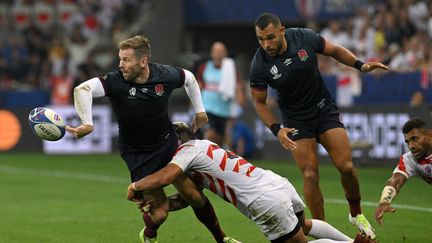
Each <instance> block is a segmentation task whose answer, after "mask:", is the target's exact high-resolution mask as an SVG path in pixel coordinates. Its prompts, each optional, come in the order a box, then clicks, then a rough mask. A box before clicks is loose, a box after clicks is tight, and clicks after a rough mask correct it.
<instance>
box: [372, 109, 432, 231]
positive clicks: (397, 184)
mask: <svg viewBox="0 0 432 243" xmlns="http://www.w3.org/2000/svg"><path fill="white" fill-rule="evenodd" d="M402 132H403V134H404V137H405V142H406V144H407V145H408V148H409V150H410V151H409V152H408V153H405V154H403V155H402V156H401V157H400V160H399V163H398V165H397V166H396V168H395V169H394V171H393V174H392V176H391V177H390V179H389V180H388V181H387V184H386V186H385V187H384V189H383V191H382V194H381V199H380V201H379V204H378V207H377V209H376V210H375V220H376V221H377V223H378V224H380V225H382V223H383V216H384V213H388V212H391V213H393V212H395V211H396V209H394V208H392V207H391V206H390V204H391V203H392V201H393V199H394V198H395V197H396V195H397V194H398V193H399V191H400V189H401V188H402V186H403V185H404V184H405V182H406V181H407V180H408V179H409V178H411V177H413V176H418V177H420V178H421V179H423V180H424V181H426V182H427V183H429V184H432V134H431V130H430V129H429V128H427V127H426V122H425V121H424V120H423V119H421V118H418V117H414V118H411V119H410V120H408V121H407V122H406V123H405V124H404V126H403V127H402Z"/></svg>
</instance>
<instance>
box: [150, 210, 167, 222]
mask: <svg viewBox="0 0 432 243" xmlns="http://www.w3.org/2000/svg"><path fill="white" fill-rule="evenodd" d="M151 216H152V219H153V221H154V222H155V223H156V224H162V223H163V222H164V221H165V220H166V219H167V218H168V210H165V209H163V208H158V209H155V210H154V211H152V212H151Z"/></svg>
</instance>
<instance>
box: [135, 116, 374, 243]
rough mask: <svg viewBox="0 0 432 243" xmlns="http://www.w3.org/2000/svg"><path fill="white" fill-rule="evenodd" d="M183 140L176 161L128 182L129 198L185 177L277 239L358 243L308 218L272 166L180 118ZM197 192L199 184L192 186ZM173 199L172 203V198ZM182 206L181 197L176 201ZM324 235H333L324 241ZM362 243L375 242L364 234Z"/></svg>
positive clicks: (297, 198) (293, 191)
mask: <svg viewBox="0 0 432 243" xmlns="http://www.w3.org/2000/svg"><path fill="white" fill-rule="evenodd" d="M175 129H176V132H177V134H178V136H179V138H180V140H181V141H179V143H180V142H181V143H182V145H180V146H179V148H178V149H177V152H176V154H175V155H174V157H173V159H172V161H171V162H170V163H169V164H168V165H167V166H165V167H164V168H162V169H161V170H159V171H157V172H155V173H154V174H152V175H148V176H146V177H144V178H142V179H141V180H139V181H136V182H134V183H132V184H130V185H129V187H128V195H127V197H128V199H129V200H132V201H136V196H137V193H138V195H139V193H141V192H147V191H151V190H155V189H157V188H160V187H164V186H166V185H169V184H170V183H172V182H174V181H176V180H177V178H181V177H184V176H185V174H184V173H186V174H187V175H188V176H189V177H191V178H192V179H193V181H194V182H195V183H196V184H197V185H199V186H202V187H205V188H207V189H209V190H211V191H212V192H213V193H215V194H217V195H218V196H219V197H221V198H223V199H224V200H226V201H228V202H230V203H232V204H233V205H234V206H235V207H236V208H237V209H238V210H239V211H240V212H241V213H243V214H244V215H245V216H247V217H248V218H250V219H251V220H253V221H254V222H255V223H256V224H257V225H258V227H259V228H260V230H261V232H262V233H263V234H264V235H265V236H266V237H267V238H268V239H269V240H270V241H272V242H306V241H307V238H306V236H305V234H307V235H310V236H312V237H315V238H322V239H321V240H320V241H319V242H352V239H350V238H349V237H348V236H346V235H344V234H343V233H341V232H340V231H338V230H337V229H335V228H334V227H332V226H331V225H330V224H328V223H326V222H324V221H321V220H315V219H312V220H311V219H306V220H305V219H304V214H303V210H304V204H303V202H302V200H301V199H300V196H299V195H298V194H297V192H296V190H295V189H294V187H293V186H292V185H291V183H290V182H289V181H288V180H287V179H286V178H283V177H281V176H279V175H277V174H275V173H273V172H272V171H270V170H264V169H261V168H259V167H256V166H254V165H253V164H250V163H249V162H248V161H246V160H245V159H243V158H242V157H240V156H238V155H236V154H234V153H233V152H231V151H228V150H224V149H222V148H221V147H219V146H218V145H217V144H215V143H213V142H210V141H208V140H196V139H195V135H194V133H193V131H192V129H191V128H190V127H189V126H188V125H186V124H185V123H180V122H178V123H175ZM189 189H191V190H193V191H194V192H189V194H195V195H196V197H199V196H200V192H199V191H198V189H197V188H194V187H189ZM170 204H171V202H170ZM174 204H177V206H174V207H176V208H170V210H177V209H179V208H182V207H184V206H185V205H182V203H181V201H177V202H173V205H174ZM323 238H327V239H326V240H324V239H323ZM357 238H359V241H358V242H370V241H369V239H364V238H360V237H356V239H357Z"/></svg>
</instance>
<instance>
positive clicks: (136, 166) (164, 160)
mask: <svg viewBox="0 0 432 243" xmlns="http://www.w3.org/2000/svg"><path fill="white" fill-rule="evenodd" d="M177 148H178V138H177V135H176V134H175V133H173V134H170V135H169V136H168V138H166V141H165V142H164V143H163V144H162V145H161V146H160V147H159V148H157V149H155V150H153V151H145V152H143V151H128V150H122V151H121V157H122V158H123V160H124V161H125V162H126V164H127V166H128V169H129V172H130V176H131V181H132V182H135V181H138V180H140V179H141V178H143V177H144V176H147V175H150V174H152V173H154V172H156V171H158V170H160V169H162V168H163V167H164V166H165V165H167V164H168V163H169V162H171V160H172V157H173V156H174V153H175V151H176V150H177Z"/></svg>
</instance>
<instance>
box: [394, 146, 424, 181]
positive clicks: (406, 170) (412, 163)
mask: <svg viewBox="0 0 432 243" xmlns="http://www.w3.org/2000/svg"><path fill="white" fill-rule="evenodd" d="M393 173H401V174H403V175H404V176H406V177H407V178H409V177H411V176H419V177H421V178H422V179H423V180H425V181H426V182H428V183H432V154H431V155H429V156H427V157H426V158H424V159H421V160H417V159H416V158H415V157H414V155H413V154H412V153H411V152H408V153H405V154H403V155H402V156H401V157H400V159H399V163H398V165H397V166H396V168H395V169H394V171H393Z"/></svg>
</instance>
